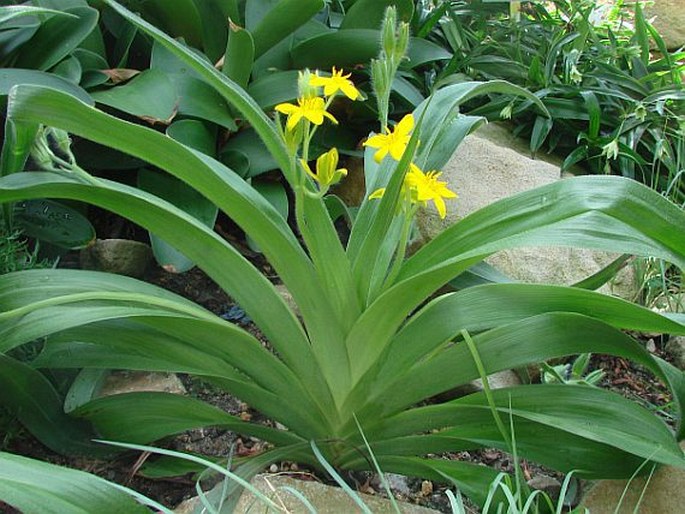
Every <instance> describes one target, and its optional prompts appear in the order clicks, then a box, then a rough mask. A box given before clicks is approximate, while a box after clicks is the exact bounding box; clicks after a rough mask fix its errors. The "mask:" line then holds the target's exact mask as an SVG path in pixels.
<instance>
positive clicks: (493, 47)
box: [426, 0, 685, 205]
mask: <svg viewBox="0 0 685 514" xmlns="http://www.w3.org/2000/svg"><path fill="white" fill-rule="evenodd" d="M492 5H497V4H492ZM522 5H525V11H524V12H523V13H521V15H520V16H519V18H517V19H511V18H510V17H509V16H503V15H502V13H503V12H504V8H502V7H501V8H500V9H499V12H497V11H496V10H495V12H494V13H493V11H492V7H491V8H490V11H489V12H488V11H484V10H482V9H480V8H479V7H476V6H473V5H472V4H471V3H469V2H450V3H447V2H445V3H441V4H439V6H436V7H435V9H434V10H433V11H430V10H429V11H428V12H427V13H426V17H427V18H430V19H431V20H432V23H433V24H434V25H433V26H434V31H433V34H432V36H431V37H434V38H435V40H438V41H442V42H443V43H444V44H445V45H447V46H448V47H449V48H450V49H451V50H452V51H453V52H454V54H455V55H454V57H453V59H452V60H451V61H450V63H449V64H448V65H447V66H446V67H445V68H441V69H439V72H438V73H437V75H436V80H450V77H451V76H453V74H454V73H462V74H466V75H467V76H470V77H474V78H485V79H504V80H509V81H512V82H514V83H516V84H519V85H522V86H524V87H526V88H528V89H529V90H530V91H532V92H534V93H535V94H536V96H538V97H539V98H540V99H541V100H542V101H543V103H544V104H545V106H546V107H547V109H548V111H549V113H550V114H551V117H546V116H544V115H543V113H541V112H539V111H538V110H537V108H535V107H534V106H533V105H532V104H531V103H530V102H525V101H518V100H516V99H515V98H507V97H506V96H502V95H498V96H497V97H493V98H492V100H491V101H490V102H488V103H487V104H486V105H483V106H481V108H480V109H477V110H476V111H475V112H476V113H481V114H484V115H487V116H489V117H491V118H494V119H498V118H499V117H500V116H501V115H504V116H505V117H508V118H511V120H512V121H513V122H514V123H515V125H516V130H517V131H518V133H520V134H521V135H522V136H524V137H526V138H529V139H530V148H531V151H532V152H533V153H535V152H538V151H555V152H557V153H559V154H562V155H565V156H567V159H566V162H565V164H564V167H566V168H568V167H570V166H572V165H573V164H580V165H582V167H584V168H586V169H587V170H588V171H590V172H593V173H600V174H602V173H613V174H617V175H623V176H628V177H631V178H634V179H636V180H639V181H641V182H643V183H645V184H647V185H649V186H651V187H654V188H655V189H657V190H658V191H661V192H664V193H667V194H669V195H670V196H671V198H673V199H674V200H675V201H676V203H678V204H680V205H682V204H683V203H684V202H685V196H684V195H685V193H684V190H683V179H682V169H683V141H684V138H685V135H684V133H683V126H684V125H683V121H684V120H685V118H684V116H685V101H684V100H685V92H684V91H683V84H682V71H683V64H682V63H683V55H684V54H683V52H682V51H677V50H669V49H668V48H666V45H665V43H664V41H663V40H662V38H661V37H660V35H659V33H658V32H657V31H656V30H655V29H654V27H653V26H652V25H651V24H650V23H649V21H648V20H647V19H646V18H645V15H644V13H643V11H642V3H641V2H631V3H624V2H615V3H614V5H612V6H611V10H609V8H608V6H607V5H604V4H600V3H598V2H584V1H577V0H557V1H553V2H527V3H525V4H522ZM601 12H603V13H604V14H603V15H602V16H604V20H603V21H602V19H601V17H600V13H601ZM507 14H508V13H507ZM439 15H442V16H439ZM652 47H654V48H652Z"/></svg>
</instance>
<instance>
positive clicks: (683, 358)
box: [666, 336, 685, 371]
mask: <svg viewBox="0 0 685 514" xmlns="http://www.w3.org/2000/svg"><path fill="white" fill-rule="evenodd" d="M666 352H667V353H668V354H669V355H670V357H671V359H672V360H673V365H674V366H675V367H677V368H678V369H681V370H683V371H685V336H672V337H671V338H669V340H668V343H666Z"/></svg>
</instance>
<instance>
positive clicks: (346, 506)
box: [174, 475, 438, 514]
mask: <svg viewBox="0 0 685 514" xmlns="http://www.w3.org/2000/svg"><path fill="white" fill-rule="evenodd" d="M252 485H254V486H255V487H256V488H257V489H258V490H259V491H260V492H262V493H263V494H265V495H266V496H267V497H269V498H271V499H272V500H273V501H274V502H275V503H276V504H279V505H281V504H283V506H284V507H285V508H286V509H287V512H291V513H292V514H305V513H307V514H308V513H309V510H307V509H306V508H305V507H304V505H303V504H302V502H300V501H299V500H298V499H297V498H296V497H295V496H294V495H292V494H291V493H289V492H287V491H285V490H283V488H284V487H292V488H294V489H296V490H297V491H299V492H300V493H302V494H303V495H304V497H305V498H307V500H309V501H310V502H311V504H312V505H313V506H314V508H315V509H316V512H317V513H318V514H341V513H345V514H348V513H349V514H355V513H358V512H361V510H360V509H359V507H357V505H356V504H355V503H354V501H353V500H352V499H351V498H350V497H349V496H348V495H347V494H346V493H345V492H344V491H343V490H342V489H340V488H337V487H331V486H327V485H324V484H320V483H319V482H312V481H307V482H305V481H303V480H296V479H294V478H292V477H288V476H283V475H280V476H279V475H257V476H256V477H255V478H253V479H252ZM218 487H221V485H219V486H218ZM359 496H360V497H361V498H362V500H363V501H364V503H365V504H366V505H367V506H368V507H369V508H370V509H371V512H374V513H375V514H391V513H392V514H394V513H395V510H394V508H393V506H392V504H391V503H390V501H389V500H386V499H384V498H379V497H377V496H371V495H368V494H363V493H359ZM397 503H398V505H399V507H400V510H401V512H402V513H403V514H438V513H437V511H435V510H432V509H427V508H425V507H419V506H418V505H412V504H410V503H405V502H399V501H398V502H397ZM201 511H202V506H201V504H200V502H199V501H198V499H197V498H192V499H190V500H187V501H185V502H183V503H182V504H181V505H179V506H178V507H177V508H176V510H175V511H174V512H175V513H176V514H199V513H200V512H201ZM248 512H259V513H267V512H269V513H273V512H275V511H274V510H270V509H268V508H267V507H266V506H265V505H264V504H262V503H261V502H260V501H259V500H257V499H255V497H254V496H253V495H252V494H251V493H249V492H247V491H246V492H244V493H243V495H242V496H241V497H240V501H239V502H238V505H237V507H236V509H235V510H234V514H243V513H248Z"/></svg>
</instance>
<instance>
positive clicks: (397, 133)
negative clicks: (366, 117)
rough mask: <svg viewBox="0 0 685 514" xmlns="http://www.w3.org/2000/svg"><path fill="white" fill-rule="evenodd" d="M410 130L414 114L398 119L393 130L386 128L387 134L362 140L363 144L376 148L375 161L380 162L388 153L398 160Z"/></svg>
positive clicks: (404, 148) (412, 125)
mask: <svg viewBox="0 0 685 514" xmlns="http://www.w3.org/2000/svg"><path fill="white" fill-rule="evenodd" d="M412 130H414V116H412V115H411V114H407V115H406V116H405V117H404V118H402V120H400V122H399V123H398V124H397V126H396V127H395V130H394V131H390V130H387V129H386V132H387V134H376V135H375V136H371V137H370V138H369V139H367V140H366V141H365V142H364V146H370V147H371V148H377V149H378V151H377V152H376V153H375V154H374V155H373V158H374V160H375V161H376V162H381V161H382V160H383V158H384V157H385V156H386V155H388V154H390V156H391V157H392V158H393V159H395V160H396V161H399V160H400V159H401V158H402V154H403V153H404V151H405V150H406V148H407V145H408V144H409V139H410V138H411V131H412Z"/></svg>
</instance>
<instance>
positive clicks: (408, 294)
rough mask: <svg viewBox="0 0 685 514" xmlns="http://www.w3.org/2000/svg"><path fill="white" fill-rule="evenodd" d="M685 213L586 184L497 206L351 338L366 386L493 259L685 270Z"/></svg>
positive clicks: (595, 182) (659, 200)
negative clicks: (615, 258)
mask: <svg viewBox="0 0 685 514" xmlns="http://www.w3.org/2000/svg"><path fill="white" fill-rule="evenodd" d="M682 227H685V213H683V212H682V211H681V210H680V209H678V208H677V207H676V206H675V205H673V204H672V203H670V202H669V201H668V200H666V199H665V198H663V197H662V196H660V195H659V194H657V193H656V192H654V191H652V190H650V189H648V188H647V187H645V186H643V185H641V184H638V183H637V182H634V181H631V180H629V179H622V178H618V177H596V176H595V177H578V178H573V179H568V180H563V181H559V182H556V183H554V184H550V185H548V186H543V187H541V188H538V189H535V190H533V191H528V192H524V193H521V194H518V195H516V196H513V197H511V198H507V199H504V200H501V201H499V202H496V203H494V204H492V205H490V206H488V207H485V208H484V209H481V210H480V211H478V212H476V213H474V214H471V215H470V216H468V217H466V218H464V219H463V220H461V221H460V222H459V223H457V224H455V225H454V226H452V227H450V228H449V229H447V230H446V231H445V232H443V233H442V234H440V235H439V236H438V237H437V238H435V239H434V240H433V241H431V242H430V243H429V244H427V245H426V246H424V247H423V248H422V249H421V250H420V251H419V252H417V253H416V254H415V255H413V256H412V257H411V258H410V259H409V260H407V262H406V263H405V265H404V266H403V268H402V270H401V271H400V275H399V277H398V281H397V284H396V285H395V286H393V287H392V288H390V289H389V290H387V291H386V292H385V293H384V294H382V295H381V296H380V297H379V298H378V299H377V300H376V302H375V303H374V304H373V305H371V306H370V307H369V308H368V309H367V310H366V311H365V312H364V314H363V315H362V316H361V317H360V319H359V322H358V323H357V324H356V325H355V327H354V328H353V329H352V331H351V332H350V335H349V337H348V347H349V349H350V353H351V354H354V355H356V356H357V359H356V362H355V363H356V364H357V367H356V369H355V370H354V373H353V376H354V377H355V379H358V378H359V377H361V376H362V374H363V373H364V371H366V370H367V369H369V367H370V366H371V365H372V364H373V363H374V361H375V360H376V359H377V358H378V356H379V355H380V354H381V353H382V352H383V349H384V346H385V345H386V344H387V342H388V341H389V340H390V338H391V337H392V334H393V333H394V332H395V331H396V330H397V329H398V328H399V326H400V325H401V324H402V323H403V321H404V320H405V318H406V316H407V315H408V314H409V313H410V312H411V310H412V309H414V308H416V307H417V306H418V305H419V304H420V303H421V302H422V301H423V299H425V298H426V296H428V295H429V294H430V293H432V292H433V291H435V290H436V289H437V288H439V287H440V286H442V285H443V284H444V283H445V282H446V281H448V280H449V279H451V278H452V277H454V276H455V275H457V274H459V273H460V272H462V271H464V270H465V269H466V268H468V267H469V266H470V265H472V264H474V263H475V262H478V261H480V260H482V259H483V258H485V257H487V256H488V255H489V254H491V253H494V252H496V251H499V250H504V249H507V248H515V247H521V246H555V245H556V246H580V247H587V248H594V249H598V250H605V251H613V252H619V253H632V254H638V255H651V256H654V257H659V258H663V259H665V260H668V261H670V262H673V263H675V264H677V265H678V266H680V267H685V238H683V237H682Z"/></svg>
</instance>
